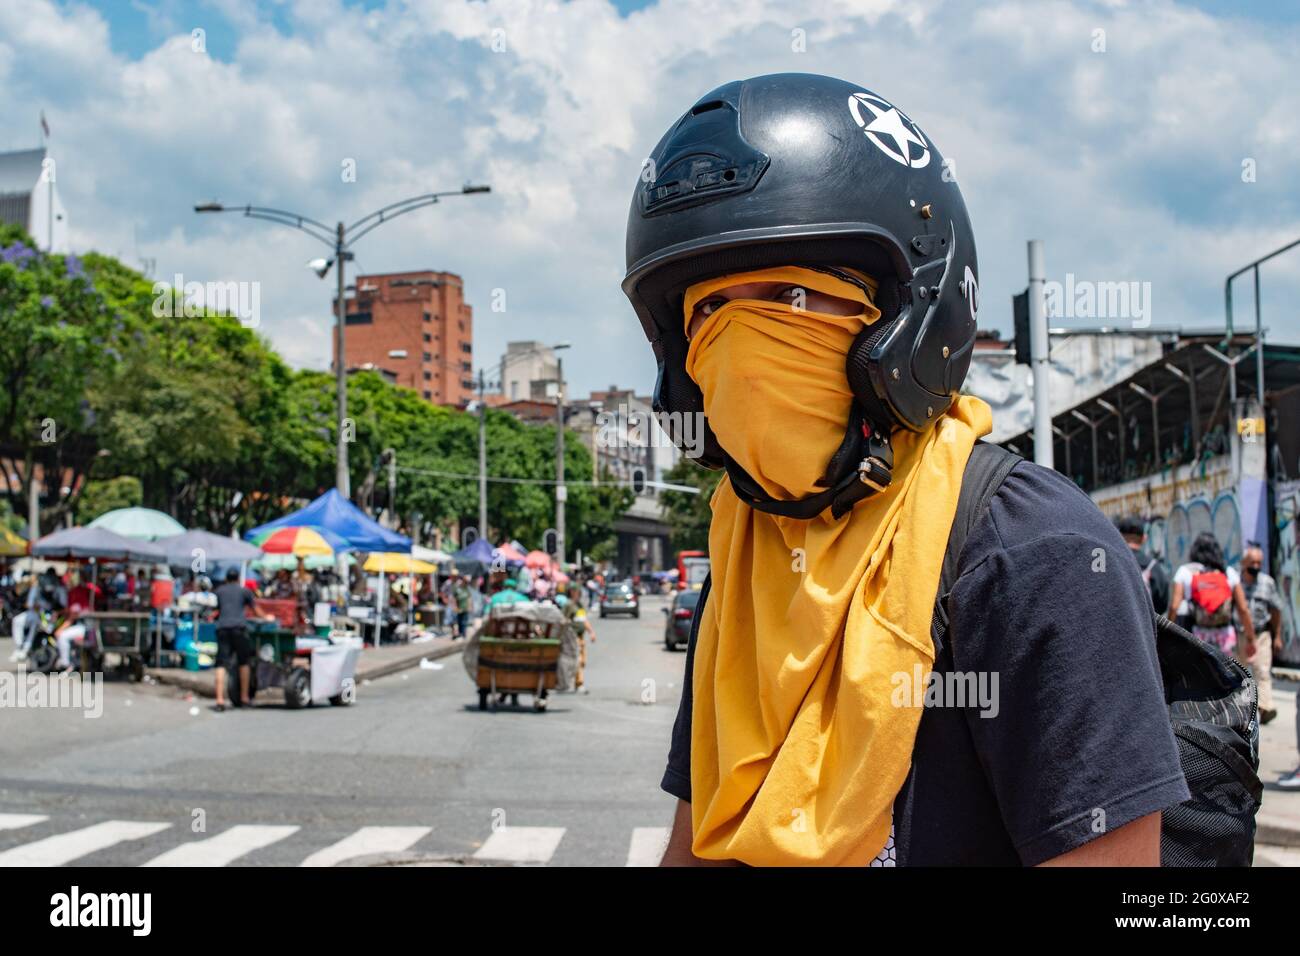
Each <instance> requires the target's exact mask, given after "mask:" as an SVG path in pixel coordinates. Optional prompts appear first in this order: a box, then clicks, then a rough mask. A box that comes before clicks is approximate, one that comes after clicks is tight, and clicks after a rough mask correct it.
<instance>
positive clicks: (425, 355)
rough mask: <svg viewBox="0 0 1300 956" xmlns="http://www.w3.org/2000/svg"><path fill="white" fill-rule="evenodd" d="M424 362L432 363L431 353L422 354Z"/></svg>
mask: <svg viewBox="0 0 1300 956" xmlns="http://www.w3.org/2000/svg"><path fill="white" fill-rule="evenodd" d="M424 360H425V361H426V362H432V361H433V355H432V354H431V353H429V352H425V353H424Z"/></svg>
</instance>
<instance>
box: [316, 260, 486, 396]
mask: <svg viewBox="0 0 1300 956" xmlns="http://www.w3.org/2000/svg"><path fill="white" fill-rule="evenodd" d="M335 307H336V308H337V305H336V306H335ZM346 309H347V336H346V341H345V345H344V347H345V348H346V350H347V355H346V356H345V360H346V363H347V368H348V370H349V371H351V370H354V369H360V368H364V367H372V368H376V369H380V370H382V371H383V372H386V373H388V374H389V375H391V376H392V381H393V382H394V383H395V384H397V385H401V386H403V387H405V388H411V389H414V390H415V391H417V392H419V393H420V395H421V396H422V397H423V398H424V399H426V400H427V401H430V402H433V403H434V404H437V405H460V406H463V405H464V404H465V403H466V402H468V401H470V400H471V399H472V398H473V397H474V387H475V383H474V344H473V343H474V315H473V309H472V308H471V307H470V306H469V305H467V304H466V302H465V296H464V287H463V285H462V283H461V278H460V276H458V275H455V274H453V273H450V272H433V271H421V272H390V273H384V274H380V275H359V276H357V279H356V287H355V292H354V293H353V294H352V295H351V296H349V297H348V299H347V305H346ZM331 351H332V353H334V354H333V361H335V362H337V361H338V355H337V351H338V345H337V341H335V344H334V346H333V348H332V350H331Z"/></svg>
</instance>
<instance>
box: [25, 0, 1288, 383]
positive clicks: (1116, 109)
mask: <svg viewBox="0 0 1300 956" xmlns="http://www.w3.org/2000/svg"><path fill="white" fill-rule="evenodd" d="M212 9H214V10H217V11H218V12H220V13H221V14H222V15H224V16H225V18H226V19H227V20H228V21H229V22H230V23H232V24H233V25H234V26H235V27H236V29H237V31H238V36H239V40H238V46H237V47H236V49H235V50H234V51H233V55H230V56H227V55H223V56H222V58H221V59H220V60H217V59H212V58H209V57H207V56H204V55H201V54H195V53H193V52H191V50H190V45H189V34H188V26H186V24H187V23H188V20H186V19H185V18H184V17H181V16H179V15H177V14H176V12H175V10H174V9H171V8H169V9H168V10H167V12H166V18H165V19H166V22H167V23H172V24H179V25H180V30H181V32H180V33H179V34H178V35H175V36H173V37H172V38H171V39H167V40H163V41H160V42H159V43H158V44H157V45H156V47H155V48H154V49H153V50H151V51H150V52H149V53H148V54H146V55H145V56H143V57H141V58H140V59H138V60H134V61H128V60H125V59H124V58H122V57H120V56H117V55H115V54H113V53H112V52H111V51H110V46H109V36H108V30H107V27H106V25H105V24H104V22H103V20H102V19H101V18H100V16H99V15H98V14H97V13H95V12H93V11H92V10H90V9H88V8H86V7H79V6H56V5H54V4H52V3H49V2H46V0H18V2H10V3H6V4H4V5H3V6H2V7H0V81H2V82H3V84H4V86H5V88H6V91H7V93H10V95H7V96H6V97H5V98H4V101H3V102H2V103H0V123H3V128H6V129H8V130H10V131H11V132H10V134H9V136H8V142H7V144H6V145H9V146H11V147H18V146H26V145H31V142H29V141H28V140H27V139H25V138H24V137H25V135H26V134H25V133H23V132H22V131H25V130H30V131H31V134H32V135H33V136H34V133H35V130H36V115H35V114H36V111H37V109H38V108H39V106H40V105H41V104H44V105H45V107H46V109H47V111H48V112H49V114H50V117H51V122H52V123H53V124H54V126H55V137H56V138H55V140H54V144H53V145H54V149H55V154H56V156H57V157H58V159H59V162H60V167H59V168H60V180H61V189H62V192H63V198H64V201H65V203H67V205H68V207H69V210H70V216H71V220H72V223H73V226H74V239H75V242H76V243H77V244H78V245H79V246H81V247H83V248H88V247H94V248H99V249H103V250H104V251H108V252H117V253H121V252H122V251H123V250H125V254H124V257H125V258H127V259H132V258H134V255H135V247H136V243H137V242H138V245H139V249H140V253H141V254H142V255H148V256H152V257H155V258H156V259H157V260H158V270H157V271H158V273H159V275H161V276H170V275H171V274H173V273H174V272H176V271H181V272H183V273H185V274H186V275H187V276H194V277H196V278H204V279H206V278H222V277H225V278H238V279H245V280H249V281H260V282H261V283H262V291H263V299H262V312H263V331H264V332H266V333H267V334H268V335H269V336H270V337H271V339H272V340H273V341H274V342H275V344H276V345H277V346H278V347H279V348H280V349H281V351H282V352H284V354H285V355H286V356H287V357H288V358H289V359H290V360H292V361H295V362H298V363H301V364H305V365H311V366H314V367H323V366H325V365H326V364H327V363H328V361H329V355H330V339H329V314H328V313H329V307H330V306H329V303H330V294H331V292H332V289H333V284H332V282H320V281H319V280H317V279H316V277H315V276H314V275H312V274H311V273H310V272H308V271H307V270H306V269H304V268H303V263H305V262H306V261H307V260H308V259H310V258H312V257H314V256H316V255H318V254H320V252H321V251H322V250H321V247H320V246H319V245H317V244H316V243H315V242H314V241H313V240H312V239H310V238H308V237H306V236H303V235H300V234H297V233H294V232H293V231H290V230H287V229H283V228H280V227H276V226H273V225H270V224H266V223H258V222H249V221H244V220H241V219H238V218H236V217H235V216H224V217H217V216H211V217H197V216H195V215H194V214H193V213H192V212H191V211H190V209H191V205H192V204H193V202H194V201H196V200H200V199H206V198H212V197H216V198H220V199H222V200H224V201H226V202H228V203H242V202H253V203H260V204H266V205H273V206H278V207H282V208H287V209H291V210H294V211H297V212H301V213H304V214H306V215H310V216H313V217H315V218H318V219H321V220H322V221H324V222H326V223H330V224H332V223H333V222H334V220H335V219H338V218H343V219H345V220H346V221H351V220H352V219H355V218H358V217H359V216H361V215H363V214H364V213H366V212H369V211H370V210H372V209H374V208H377V207H380V206H383V205H386V204H388V203H390V202H392V201H394V200H396V199H400V198H403V197H405V196H407V195H410V194H413V193H419V192H423V191H427V190H432V189H447V188H453V189H454V188H456V187H458V186H459V185H460V184H461V183H463V182H465V181H467V180H472V181H487V182H490V183H491V184H492V187H493V193H492V194H491V195H490V196H487V197H467V198H464V199H461V198H452V199H449V200H447V201H445V202H443V203H441V204H439V205H438V206H436V207H434V208H433V209H428V210H423V211H420V212H417V213H413V214H411V215H410V216H407V217H404V218H402V219H399V220H397V221H395V222H393V223H392V224H390V225H385V226H384V227H382V228H381V229H379V230H377V231H376V232H375V233H374V234H372V235H370V236H367V237H366V238H365V239H364V240H362V242H361V243H360V244H359V245H358V247H357V250H356V251H357V255H358V264H359V266H360V267H361V268H363V269H366V270H369V271H395V270H402V269H415V268H426V267H428V268H439V269H449V270H453V271H457V272H460V273H461V274H462V275H463V276H464V277H465V280H466V287H467V292H468V295H469V298H470V301H471V302H472V304H474V305H475V307H476V343H475V344H476V364H486V365H491V364H493V363H494V362H495V361H496V356H498V355H499V354H500V352H501V351H502V350H503V348H504V344H505V342H506V341H507V340H508V339H515V338H521V339H522V338H530V339H531V338H536V339H542V340H551V341H560V340H569V341H572V342H573V343H574V346H575V347H574V351H573V353H571V355H572V359H571V360H570V361H569V362H567V363H566V367H567V369H568V370H570V371H571V375H572V376H573V378H574V379H575V386H576V387H577V388H578V389H586V388H593V387H604V386H607V385H609V384H610V383H611V382H619V383H624V384H630V385H635V386H637V387H640V388H643V389H648V387H649V385H650V384H651V383H652V381H653V368H652V358H651V356H650V352H649V349H648V348H647V347H646V344H645V341H644V337H643V335H642V333H641V331H640V328H639V325H638V324H637V323H636V321H635V319H634V318H633V316H632V314H631V310H630V308H629V307H628V306H627V303H626V300H624V299H623V297H622V294H621V292H620V291H619V289H618V283H619V280H620V279H621V278H622V273H623V261H622V250H623V228H624V224H625V219H626V215H627V208H628V201H629V198H630V195H631V190H632V187H633V185H634V184H635V182H636V177H637V174H638V172H639V170H640V165H641V160H642V158H643V157H644V156H645V154H646V153H647V152H648V151H649V150H650V149H651V148H652V147H653V145H654V143H655V141H656V140H657V139H658V138H659V136H660V135H661V134H662V132H663V131H664V130H665V129H666V128H667V127H668V125H669V124H670V123H672V122H673V121H674V120H675V119H676V117H677V116H678V115H680V113H681V112H683V111H684V110H685V109H686V108H687V107H688V106H689V105H690V104H691V103H693V102H694V101H695V100H696V99H697V98H698V97H699V96H700V95H702V94H703V93H705V92H707V91H708V90H709V89H711V88H713V87H715V86H717V85H720V84H721V83H723V82H726V81H728V80H731V79H735V78H738V77H743V76H752V75H756V74H760V73H765V72H777V71H789V70H795V71H807V72H817V73H828V74H834V75H840V76H843V77H845V78H847V79H852V80H855V81H857V82H860V83H862V84H864V85H866V86H868V87H871V88H873V89H877V90H878V91H879V92H881V93H882V94H884V95H885V96H887V97H890V98H892V99H895V100H896V101H897V102H898V103H899V105H900V106H902V107H903V108H904V109H906V110H907V111H908V112H909V113H910V114H911V115H912V116H913V117H914V118H915V119H916V120H917V121H918V122H919V123H920V124H921V126H922V128H923V129H925V131H926V132H927V134H929V135H930V136H931V137H932V138H933V139H934V140H935V141H936V142H937V143H938V145H939V147H940V148H941V150H942V151H943V152H944V154H945V155H947V156H949V157H951V158H953V159H955V160H956V162H957V176H958V179H959V181H960V182H961V184H962V188H963V190H964V192H965V195H966V197H967V202H968V204H969V205H970V207H971V211H972V216H973V219H974V222H975V226H976V234H977V237H978V239H979V243H980V265H981V273H982V275H981V288H982V296H981V298H982V301H983V303H984V306H985V316H984V317H985V321H986V323H988V324H995V325H999V326H1001V327H1003V328H1006V327H1007V325H1008V322H1007V315H1008V313H1009V309H1008V308H1007V304H1008V300H1009V297H1010V295H1011V294H1012V293H1013V292H1014V291H1016V290H1017V289H1019V288H1021V287H1023V285H1024V274H1025V266H1024V262H1025V253H1024V242H1025V240H1026V239H1028V238H1031V237H1034V238H1042V239H1044V240H1046V242H1047V255H1048V265H1049V267H1050V269H1051V270H1052V272H1053V273H1054V274H1063V273H1064V272H1066V271H1071V272H1074V273H1075V274H1076V275H1077V276H1080V277H1086V278H1093V279H1106V280H1118V279H1135V280H1140V281H1150V282H1152V283H1153V287H1154V301H1155V306H1156V310H1157V311H1156V314H1155V316H1154V321H1155V323H1156V324H1160V325H1163V324H1183V325H1188V326H1204V325H1209V324H1213V323H1216V322H1221V321H1222V317H1221V312H1222V282H1223V277H1224V276H1225V275H1226V273H1227V272H1229V271H1231V270H1232V269H1234V268H1236V267H1237V266H1239V265H1240V264H1241V263H1242V262H1244V261H1246V260H1249V259H1251V258H1253V257H1254V256H1256V255H1258V254H1261V253H1263V252H1265V251H1267V250H1268V249H1269V248H1271V247H1273V246H1276V245H1279V244H1281V243H1282V242H1284V241H1287V240H1289V239H1291V238H1294V237H1295V236H1296V235H1298V234H1300V201H1298V200H1297V197H1296V191H1295V190H1294V188H1293V185H1292V184H1291V183H1290V182H1288V178H1289V177H1290V176H1291V173H1292V171H1293V170H1294V169H1295V168H1296V166H1297V161H1298V160H1300V131H1298V128H1297V124H1296V123H1295V122H1294V117H1295V116H1296V115H1298V114H1300V90H1298V89H1297V88H1296V86H1295V84H1294V57H1293V54H1292V50H1293V49H1294V48H1295V45H1296V39H1297V37H1296V34H1295V30H1294V29H1290V28H1287V27H1282V26H1279V25H1277V24H1257V25H1252V24H1251V23H1249V22H1246V21H1242V20H1233V21H1220V20H1215V19H1214V18H1212V17H1210V16H1208V15H1206V14H1203V13H1200V12H1198V11H1195V10H1191V9H1188V8H1186V7H1182V6H1178V5H1175V4H1173V3H1170V2H1153V3H1147V4H1141V5H1125V4H1096V3H1088V2H1084V0H1078V2H1065V0H1057V2H1052V3H1041V2H1034V3H1029V2H1011V0H1006V2H990V3H982V4H980V5H978V6H976V5H973V4H969V3H957V2H951V3H945V2H940V0H928V2H909V3H901V2H900V3H893V2H849V0H842V2H841V0H817V2H811V3H810V2H795V0H740V2H722V0H707V2H700V0H689V2H688V0H661V2H660V3H658V4H656V5H654V6H651V7H648V8H646V9H643V10H640V11H638V12H636V13H634V14H632V15H631V16H628V17H625V18H624V17H619V16H618V15H617V14H616V12H615V11H614V10H613V8H612V7H611V6H610V5H609V4H608V3H606V2H604V0H575V2H572V3H557V2H534V0H501V2H495V0H493V2H486V3H454V2H448V0H409V2H403V0H392V2H390V3H389V4H388V5H387V6H385V7H382V8H379V9H376V10H373V11H369V12H366V11H361V10H359V9H356V8H350V7H349V8H344V7H341V6H340V5H339V4H338V3H337V2H336V0H330V2H328V3H321V2H297V3H293V4H288V5H285V6H284V8H283V11H282V12H283V15H284V17H285V19H287V21H288V22H289V23H291V24H292V26H293V28H294V34H293V35H292V36H285V35H283V34H281V33H280V32H279V31H278V30H277V29H276V27H275V26H274V25H273V24H272V23H271V22H270V21H269V20H268V19H267V18H266V17H265V15H264V14H259V12H258V10H257V7H256V5H255V4H252V3H249V2H243V0H221V2H219V3H216V4H214V5H212ZM795 28H799V29H802V30H804V31H806V37H807V52H805V53H796V52H794V51H793V50H792V48H791V31H792V30H794V29H795ZM1099 28H1100V29H1104V30H1105V31H1106V52H1105V53H1094V52H1093V51H1092V42H1093V31H1094V30H1095V29H1099ZM494 29H499V30H502V31H504V32H503V33H502V34H501V35H500V36H501V37H502V38H504V41H505V50H504V52H493V48H492V43H493V33H492V31H493V30H494ZM1245 157H1251V158H1253V159H1255V160H1256V162H1257V164H1258V182H1256V183H1253V184H1246V183H1242V182H1241V161H1242V159H1243V158H1245ZM345 158H351V159H354V160H356V163H357V169H358V178H357V181H356V182H355V183H351V184H345V183H343V182H342V181H341V178H340V176H339V171H340V163H341V162H342V161H343V160H344V159H345ZM1265 287H1266V290H1267V292H1268V295H1267V298H1266V307H1267V306H1268V305H1270V304H1274V303H1276V305H1277V307H1278V314H1276V315H1274V316H1272V317H1270V318H1269V324H1270V326H1271V327H1272V329H1273V332H1272V333H1271V334H1272V335H1273V337H1274V338H1275V339H1286V340H1289V341H1300V320H1298V319H1297V318H1295V317H1293V315H1292V314H1290V313H1289V310H1288V314H1285V315H1284V314H1281V311H1280V306H1281V304H1282V302H1284V301H1285V299H1284V298H1283V296H1293V295H1295V294H1296V293H1300V263H1290V262H1285V261H1279V263H1277V264H1276V266H1272V267H1270V268H1269V271H1267V272H1266V273H1265ZM494 288H504V289H506V290H507V294H508V301H509V307H510V311H509V312H507V313H505V314H497V313H493V312H492V311H491V310H490V301H491V300H490V296H491V291H492V289H494ZM1248 291H1249V290H1248V289H1243V290H1242V291H1241V292H1240V293H1239V296H1240V299H1239V301H1244V302H1248V294H1247V293H1248ZM1243 308H1248V306H1243Z"/></svg>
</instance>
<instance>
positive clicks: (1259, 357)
mask: <svg viewBox="0 0 1300 956" xmlns="http://www.w3.org/2000/svg"><path fill="white" fill-rule="evenodd" d="M1255 348H1256V349H1258V351H1257V352H1256V353H1255V399H1256V401H1258V402H1259V413H1260V415H1263V414H1264V319H1263V317H1262V316H1261V314H1260V308H1259V266H1258V265H1256V266H1255Z"/></svg>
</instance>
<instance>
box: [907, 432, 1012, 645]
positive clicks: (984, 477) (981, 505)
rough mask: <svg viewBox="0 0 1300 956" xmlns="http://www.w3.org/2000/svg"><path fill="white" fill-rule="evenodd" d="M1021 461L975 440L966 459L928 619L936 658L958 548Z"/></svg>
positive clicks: (944, 630)
mask: <svg viewBox="0 0 1300 956" xmlns="http://www.w3.org/2000/svg"><path fill="white" fill-rule="evenodd" d="M1022 461H1024V459H1023V458H1021V457H1020V456H1019V455H1017V454H1015V453H1013V452H1009V451H1007V450H1006V449H1005V448H1003V447H1002V446H1001V445H993V444H990V443H988V442H983V441H978V442H976V443H975V447H974V448H972V449H971V453H970V457H969V458H968V459H966V470H965V472H964V473H963V474H962V479H961V492H960V493H959V494H958V496H957V511H956V513H955V514H954V515H953V519H952V528H951V530H949V532H948V550H947V551H945V552H944V555H943V571H942V573H941V574H940V575H939V592H938V594H937V595H936V596H935V599H934V617H933V618H932V619H931V621H930V637H931V639H932V640H933V641H934V653H935V656H936V657H938V655H939V651H940V650H941V649H942V648H943V639H944V636H945V635H946V634H947V632H948V594H949V592H951V591H952V586H953V585H954V584H955V583H956V582H957V565H958V563H959V562H960V561H961V552H962V549H963V548H964V547H966V538H967V536H968V535H969V534H970V532H971V529H972V528H974V527H975V524H976V522H978V521H979V519H980V518H982V517H983V516H984V512H985V511H987V510H988V506H989V501H990V499H992V497H993V496H994V495H995V494H996V493H997V490H998V488H1000V487H1001V486H1002V481H1003V479H1004V478H1006V477H1007V475H1008V474H1010V473H1011V469H1013V468H1015V467H1016V465H1018V464H1020V462H1022Z"/></svg>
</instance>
